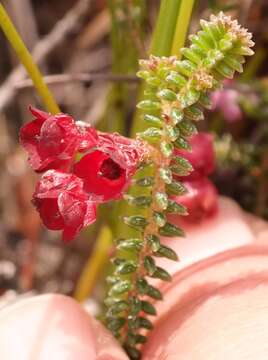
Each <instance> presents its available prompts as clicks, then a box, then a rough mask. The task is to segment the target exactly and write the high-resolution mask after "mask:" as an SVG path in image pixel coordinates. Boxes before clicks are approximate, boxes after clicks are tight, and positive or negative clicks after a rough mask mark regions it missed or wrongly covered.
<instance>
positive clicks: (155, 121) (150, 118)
mask: <svg viewBox="0 0 268 360" xmlns="http://www.w3.org/2000/svg"><path fill="white" fill-rule="evenodd" d="M144 120H145V121H146V122H147V123H148V124H149V125H151V126H154V127H158V128H161V127H162V126H163V120H162V119H161V118H159V117H158V116H154V115H149V114H146V115H144Z"/></svg>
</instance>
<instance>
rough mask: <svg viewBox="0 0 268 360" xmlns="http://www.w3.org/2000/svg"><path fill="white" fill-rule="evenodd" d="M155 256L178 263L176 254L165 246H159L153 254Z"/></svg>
mask: <svg viewBox="0 0 268 360" xmlns="http://www.w3.org/2000/svg"><path fill="white" fill-rule="evenodd" d="M154 255H155V256H158V257H165V258H167V259H169V260H173V261H178V260H179V258H178V255H177V254H176V252H175V251H174V250H172V249H171V248H170V247H168V246H165V245H161V246H160V248H159V249H158V250H157V251H156V252H154Z"/></svg>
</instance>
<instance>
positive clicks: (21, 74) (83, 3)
mask: <svg viewBox="0 0 268 360" xmlns="http://www.w3.org/2000/svg"><path fill="white" fill-rule="evenodd" d="M90 3H91V0H80V1H79V2H78V3H77V4H76V5H75V6H74V7H73V8H72V9H71V10H69V11H68V12H67V14H66V15H65V16H64V17H63V18H62V19H61V20H60V21H58V22H57V24H56V25H55V26H54V28H53V29H52V30H51V31H50V33H49V34H48V35H46V36H45V37H44V38H43V39H42V40H40V41H39V42H38V43H37V45H36V46H35V47H34V49H33V51H32V54H33V58H34V60H35V62H36V63H37V64H40V63H41V62H42V61H43V60H44V59H45V58H46V56H47V55H48V54H49V53H50V52H51V51H52V50H53V49H54V48H55V47H56V46H57V45H59V44H60V43H61V42H62V41H63V39H64V38H65V37H66V36H67V35H68V34H69V33H70V32H72V31H73V29H74V28H75V27H77V26H78V25H79V22H80V21H81V19H82V17H83V16H84V15H85V14H86V13H87V11H88V9H89V6H90ZM25 77H26V72H25V70H24V68H23V67H22V66H18V67H16V68H15V69H14V70H13V71H12V72H11V73H10V74H9V76H8V77H7V79H6V80H5V81H4V83H3V85H2V86H1V87H0V111H1V110H3V109H4V108H5V107H6V106H7V105H8V104H9V102H10V101H11V100H12V98H13V96H14V95H15V94H16V91H17V87H16V84H17V83H18V82H19V81H21V80H23V79H24V78H25Z"/></svg>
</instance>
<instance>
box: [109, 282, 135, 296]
mask: <svg viewBox="0 0 268 360" xmlns="http://www.w3.org/2000/svg"><path fill="white" fill-rule="evenodd" d="M131 288H132V286H131V283H130V281H129V280H120V281H118V282H117V283H116V284H114V285H113V286H112V287H111V289H110V291H109V296H113V295H121V294H124V293H126V292H127V291H129V290H130V289H131Z"/></svg>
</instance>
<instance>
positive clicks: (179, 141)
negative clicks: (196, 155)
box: [173, 137, 192, 151]
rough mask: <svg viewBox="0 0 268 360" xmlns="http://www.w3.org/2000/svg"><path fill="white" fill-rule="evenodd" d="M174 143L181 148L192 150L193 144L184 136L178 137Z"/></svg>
mask: <svg viewBox="0 0 268 360" xmlns="http://www.w3.org/2000/svg"><path fill="white" fill-rule="evenodd" d="M173 145H174V146H175V147H176V148H177V149H180V150H188V151H190V150H191V149H192V148H191V145H190V144H189V143H188V141H186V140H185V139H183V138H182V137H178V138H177V139H176V140H175V141H174V142H173Z"/></svg>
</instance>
